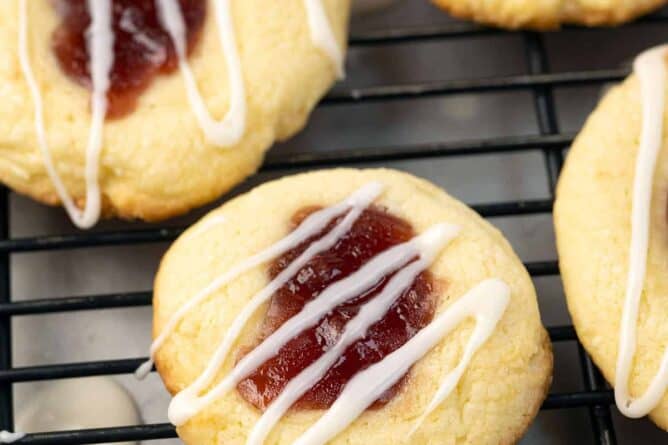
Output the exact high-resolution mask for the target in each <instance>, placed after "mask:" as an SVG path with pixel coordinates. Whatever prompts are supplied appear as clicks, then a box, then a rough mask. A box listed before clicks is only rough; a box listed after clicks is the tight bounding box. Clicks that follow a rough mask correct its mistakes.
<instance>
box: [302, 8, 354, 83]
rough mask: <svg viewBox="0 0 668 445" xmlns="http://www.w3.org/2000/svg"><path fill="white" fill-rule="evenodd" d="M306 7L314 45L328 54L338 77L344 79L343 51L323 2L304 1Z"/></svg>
mask: <svg viewBox="0 0 668 445" xmlns="http://www.w3.org/2000/svg"><path fill="white" fill-rule="evenodd" d="M304 6H305V7H306V14H307V16H308V25H309V29H310V31H311V40H312V41H313V44H314V45H315V46H317V47H318V48H320V49H322V50H323V51H324V52H325V54H327V56H328V57H329V58H330V59H331V61H332V63H333V64H334V67H335V69H336V75H337V76H338V77H339V79H342V78H343V77H344V76H345V71H344V67H343V63H344V60H343V50H342V49H341V46H339V43H338V42H337V41H336V36H335V35H334V30H333V29H332V25H331V24H330V22H329V19H328V18H327V12H326V11H325V7H324V5H323V0H304Z"/></svg>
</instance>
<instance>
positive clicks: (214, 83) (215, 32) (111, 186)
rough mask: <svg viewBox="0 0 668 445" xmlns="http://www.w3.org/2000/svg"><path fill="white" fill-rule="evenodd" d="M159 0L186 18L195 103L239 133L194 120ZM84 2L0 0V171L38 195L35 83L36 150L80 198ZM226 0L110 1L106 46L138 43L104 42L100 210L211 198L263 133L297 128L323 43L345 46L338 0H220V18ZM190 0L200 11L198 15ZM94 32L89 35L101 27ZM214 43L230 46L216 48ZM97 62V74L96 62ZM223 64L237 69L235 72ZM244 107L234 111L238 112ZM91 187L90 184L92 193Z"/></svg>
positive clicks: (41, 180) (86, 89) (165, 208)
mask: <svg viewBox="0 0 668 445" xmlns="http://www.w3.org/2000/svg"><path fill="white" fill-rule="evenodd" d="M170 3H171V4H176V5H179V6H181V8H180V9H181V13H182V14H181V16H182V17H185V18H183V20H182V22H184V23H185V25H186V28H187V29H188V34H187V39H186V40H187V43H188V45H187V48H186V50H185V51H187V53H188V55H187V56H186V58H185V60H186V61H187V62H188V64H189V66H190V68H191V70H192V75H193V81H194V84H195V91H196V93H199V95H200V97H201V98H203V99H202V101H203V109H204V112H205V113H206V112H208V113H209V114H210V116H209V117H210V118H211V119H214V120H221V119H223V117H225V116H226V114H227V113H228V111H230V109H231V108H235V107H236V108H235V111H234V112H232V111H230V114H233V115H234V116H233V117H232V120H235V121H237V122H236V124H237V125H236V127H235V129H233V130H234V131H237V132H238V133H239V135H238V137H234V135H232V136H231V137H227V138H221V139H222V142H221V140H215V141H214V140H212V139H211V138H210V137H207V134H205V132H204V131H203V128H202V126H201V124H200V120H199V119H198V118H197V116H196V114H195V113H194V111H193V110H194V107H191V102H190V101H189V95H188V91H187V88H186V82H185V80H184V79H185V77H184V74H183V71H181V72H180V70H179V64H178V60H177V58H176V53H175V52H174V44H173V42H174V41H175V39H174V38H172V34H170V33H169V32H168V31H169V29H170V28H167V27H166V26H165V25H164V24H162V23H163V22H161V21H160V20H161V19H160V16H159V13H160V11H155V10H154V9H155V8H156V7H157V6H154V5H158V4H170ZM85 4H86V2H85V1H84V0H56V1H53V2H50V1H48V0H28V1H27V2H26V0H7V1H3V2H0V85H1V86H0V180H2V182H4V183H5V184H7V185H9V186H10V187H12V188H13V189H15V190H17V191H18V192H21V193H24V194H27V195H30V196H32V197H33V198H35V199H37V200H40V201H42V202H45V203H48V204H52V205H55V204H58V203H59V202H60V201H61V199H60V197H59V196H58V194H57V193H56V190H55V188H54V183H53V181H52V178H50V177H49V175H48V174H47V171H46V168H45V161H46V159H45V156H44V154H43V152H42V151H41V150H40V147H41V145H40V142H39V140H38V130H37V127H38V126H37V125H36V117H37V109H38V107H37V106H36V103H35V100H34V99H35V95H34V93H35V91H36V92H37V93H38V95H39V99H41V101H42V105H43V107H42V109H43V120H44V126H43V130H44V134H45V142H46V147H47V150H48V152H49V153H50V156H51V157H52V159H53V165H54V166H55V170H56V171H57V173H58V174H59V175H60V177H61V178H62V181H63V183H64V188H65V189H66V190H67V193H68V195H71V196H72V197H73V199H74V201H75V202H76V203H78V205H79V207H80V208H82V209H83V207H84V204H85V203H84V201H85V200H86V190H87V188H86V185H85V168H86V164H87V163H86V159H85V158H86V151H87V147H88V142H89V141H88V139H89V135H90V134H91V125H92V123H93V120H94V119H93V116H92V112H91V111H92V107H93V105H92V104H91V89H92V87H93V80H92V79H91V76H90V71H91V70H89V69H87V68H86V67H87V66H88V63H87V59H86V57H88V59H92V58H93V55H94V53H93V49H87V46H86V41H85V37H84V36H85V35H86V33H87V32H88V31H87V28H85V29H83V28H82V27H81V20H84V23H86V24H87V23H88V22H87V21H85V19H86V17H92V15H93V12H92V11H87V9H86V7H85ZM95 4H96V5H100V7H101V9H100V11H98V13H99V14H98V16H97V17H98V19H99V20H98V23H99V24H100V27H99V28H100V29H101V30H102V31H104V30H105V29H106V28H105V26H104V20H105V10H104V7H103V5H105V4H107V2H106V0H104V1H101V2H99V3H95ZM226 4H227V2H214V1H212V0H160V1H159V2H154V1H153V0H142V1H140V2H137V1H134V2H133V1H128V0H113V1H112V2H111V5H112V6H113V8H115V9H113V11H114V12H113V15H112V17H113V27H114V28H113V30H114V31H115V32H114V33H113V34H114V35H113V38H114V39H115V40H113V42H114V45H119V44H120V43H119V42H121V41H122V42H124V43H123V45H125V46H124V50H123V51H125V52H126V53H127V52H130V53H131V52H132V51H134V50H136V49H137V48H140V49H141V48H143V49H142V50H141V51H142V52H140V54H139V56H137V55H136V54H135V55H134V56H133V55H132V54H130V56H128V55H127V54H126V53H123V54H125V55H121V54H119V53H118V49H117V46H115V47H114V48H115V51H114V54H115V56H116V57H115V58H114V61H113V71H112V75H111V79H112V84H113V85H112V89H110V90H108V91H109V94H108V98H109V100H108V106H107V111H108V116H107V119H106V121H105V122H103V123H102V129H101V134H102V136H101V137H102V140H101V146H100V149H101V155H100V160H99V180H98V182H99V186H100V191H101V197H102V211H103V213H106V214H114V215H118V216H120V217H123V218H140V219H145V220H159V219H163V218H166V217H169V216H172V215H176V214H179V213H183V212H185V211H187V210H188V209H191V208H193V207H195V206H199V205H201V204H204V203H206V202H209V201H211V200H213V199H215V198H217V197H218V196H220V195H221V194H222V193H224V192H226V191H227V190H229V189H230V188H231V187H232V186H234V185H235V184H237V183H238V182H240V181H241V180H242V179H244V178H245V177H247V176H248V175H249V174H251V173H253V172H254V171H255V170H256V169H257V168H258V166H259V165H260V163H261V162H262V159H263V156H264V153H265V151H266V150H267V149H268V148H269V147H270V146H271V145H272V143H273V142H274V141H276V140H283V139H286V138H288V137H290V136H291V135H293V134H294V133H295V132H296V131H298V130H299V129H300V128H302V127H303V125H304V123H305V121H306V119H307V117H308V114H309V112H310V110H311V109H312V108H313V106H314V105H315V104H316V103H317V102H318V100H319V99H320V98H321V97H322V96H323V94H324V93H325V91H326V90H327V89H328V88H329V87H330V86H331V84H332V83H333V81H334V80H335V78H336V76H337V71H338V70H339V67H338V66H337V64H338V62H337V61H334V60H332V57H330V56H331V55H332V54H335V53H336V52H337V51H338V56H339V57H340V56H341V55H342V54H343V52H344V51H345V43H346V28H347V20H348V14H349V0H318V1H316V2H305V1H304V0H285V1H281V2H267V1H262V0H243V1H236V0H235V1H231V2H230V7H229V10H228V11H227V12H228V13H229V18H228V19H229V20H228V21H226V20H225V17H224V16H225V11H224V9H225V6H224V5H226ZM309 4H310V5H311V9H309V10H307V9H308V8H307V5H309ZM53 5H55V7H54V6H53ZM139 5H141V6H139ZM318 5H321V6H318ZM319 7H322V8H323V9H322V10H319V9H318V8H319ZM24 8H25V9H24ZM68 8H69V9H68ZM77 8H78V9H77ZM142 8H144V9H146V11H145V10H143V9H142ZM147 8H148V9H147ZM197 8H200V9H201V8H203V9H204V10H205V12H204V15H203V16H202V17H200V16H198V15H197V14H198V13H197ZM56 9H57V10H58V11H59V12H60V14H58V13H57V12H56ZM178 9H179V8H177V13H178ZM82 10H83V13H82V12H81V11H82ZM72 11H74V12H72ZM147 11H148V12H147ZM172 12H173V11H172ZM319 12H320V13H322V14H320V15H319V14H318V13H319ZM22 13H23V15H22ZM84 13H85V14H87V15H86V16H85V17H83V19H81V16H82V14H84ZM308 14H313V15H314V16H315V17H316V20H315V22H314V23H315V25H316V26H309V23H310V20H309V16H308ZM173 18H174V17H172V19H173ZM318 19H319V20H318ZM91 20H92V19H91ZM149 22H150V23H151V24H152V27H151V28H150V29H149V28H147V26H148V25H147V23H149ZM177 22H178V16H177ZM77 23H78V24H77ZM77 26H78V28H77ZM330 26H331V28H330ZM191 27H192V28H193V29H194V31H193V32H192V33H191V32H190V30H191ZM177 28H178V27H177ZM177 28H174V29H177ZM314 30H317V32H316V31H314ZM102 31H101V32H100V33H98V34H95V35H103V32H102ZM330 31H331V32H330ZM22 35H23V36H24V37H25V39H24V41H23V42H21V36H22ZM175 35H178V34H175ZM328 37H329V38H330V39H329V40H328ZM73 42H74V43H73ZM100 42H101V46H100V48H102V49H98V51H97V53H95V54H97V56H96V57H97V59H96V60H98V61H103V59H104V57H103V54H104V49H105V48H108V45H107V46H105V41H104V39H100ZM21 43H24V44H25V51H22V46H21ZM226 44H228V45H229V47H226V48H223V46H224V45H226ZM77 45H78V46H77ZM91 46H94V45H91ZM226 49H231V50H230V51H227V50H226ZM235 52H236V53H238V59H235V57H234V56H235V54H234V53H235ZM22 56H23V58H24V60H22ZM138 57H139V59H138ZM142 57H143V58H144V59H141V58H142ZM140 59H141V60H144V61H147V60H148V61H149V62H151V61H153V60H156V59H157V60H158V61H159V63H157V62H156V63H157V65H156V66H153V65H150V63H143V64H142V63H139V62H137V60H140ZM235 60H236V62H238V63H236V62H235ZM91 65H93V64H92V63H91ZM100 66H103V65H100ZM235 67H236V68H235ZM128 70H129V71H132V72H138V73H141V74H142V76H144V75H145V76H144V77H142V76H139V77H136V78H130V79H126V82H125V84H124V85H120V86H119V85H117V84H116V83H114V82H116V80H117V78H118V77H119V76H121V75H122V73H124V72H125V71H128ZM133 70H134V71H133ZM26 71H29V73H27V72H26ZM101 72H102V73H105V72H106V73H108V71H105V69H104V68H101ZM147 73H148V74H147ZM235 73H237V74H239V76H238V77H239V78H238V79H236V81H235V79H234V75H235ZM29 74H31V75H32V77H33V78H34V79H33V80H34V84H35V85H34V86H35V89H34V91H33V90H31V88H30V86H31V85H30V82H29V77H30V76H29ZM97 85H98V86H100V85H103V83H102V82H98V83H97ZM239 86H241V87H242V88H239ZM133 94H134V96H133ZM235 95H238V96H239V98H236V99H235ZM101 96H102V97H104V96H105V95H104V94H102V95H101ZM235 104H236V105H235ZM244 107H245V113H243V112H240V111H239V109H241V108H244ZM103 114H104V113H103ZM239 122H241V124H239ZM233 126H234V125H233ZM234 131H232V133H234ZM90 165H97V163H96V162H91V163H90ZM95 195H96V194H95V193H91V200H92V197H94V196H95Z"/></svg>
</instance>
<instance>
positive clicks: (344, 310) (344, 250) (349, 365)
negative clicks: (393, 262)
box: [237, 207, 437, 410]
mask: <svg viewBox="0 0 668 445" xmlns="http://www.w3.org/2000/svg"><path fill="white" fill-rule="evenodd" d="M314 210H315V209H313V208H309V209H303V210H302V211H300V212H298V213H297V214H296V215H295V217H294V218H293V219H294V221H295V225H296V224H298V223H299V222H300V221H301V220H302V219H303V218H305V217H306V216H307V215H308V214H309V213H310V212H312V211H314ZM336 222H338V221H335V222H334V223H332V225H331V226H330V227H329V228H328V229H327V230H329V229H331V227H332V226H333V225H334V224H335V223H336ZM319 236H321V235H319ZM413 236H415V233H414V232H413V229H412V228H411V226H410V224H408V222H406V221H404V220H402V219H399V218H397V217H395V216H392V215H390V214H389V213H387V211H385V210H384V209H381V208H377V207H375V208H374V207H371V208H369V209H367V210H366V211H364V213H363V214H362V215H361V216H360V218H359V219H358V220H357V222H356V223H355V224H354V225H353V227H352V228H351V230H350V231H349V232H348V233H347V234H346V235H345V236H344V237H343V238H341V239H340V240H339V242H338V243H337V244H336V245H335V246H333V247H332V248H331V249H329V250H328V251H326V252H323V253H321V254H319V255H317V256H316V257H314V258H313V259H312V260H311V261H309V262H308V263H307V264H306V265H305V266H304V267H303V268H302V269H301V270H300V271H299V273H297V274H296V275H295V277H293V278H292V279H291V280H290V281H289V282H288V283H286V285H285V286H283V287H282V288H281V289H280V290H279V291H278V292H276V294H274V295H273V297H272V300H271V303H270V305H269V309H268V311H267V314H266V316H265V319H264V321H263V323H262V326H261V330H260V338H259V340H258V342H259V341H262V340H263V339H264V338H266V337H267V336H269V335H270V334H271V333H272V332H274V331H275V330H276V329H277V328H278V327H279V326H281V325H282V324H283V323H284V322H285V321H286V320H288V319H289V318H291V317H293V316H294V315H296V314H297V313H298V312H299V311H300V310H301V309H302V308H303V307H304V305H305V304H306V303H307V302H308V301H310V300H312V299H313V298H315V297H317V296H318V295H319V294H320V292H322V291H323V290H324V289H325V288H326V287H328V286H329V285H331V284H332V283H334V282H335V281H338V280H341V279H343V278H345V277H347V276H349V275H351V274H352V273H353V272H355V271H357V270H358V269H359V268H360V267H361V266H362V265H363V264H364V263H365V262H367V261H368V260H369V259H371V258H372V257H374V256H376V255H377V254H379V253H381V252H383V251H384V250H386V249H388V248H390V247H392V246H394V245H396V244H400V243H402V242H405V241H407V240H409V239H411V238H412V237H413ZM314 239H316V238H314ZM314 239H310V240H307V241H306V242H305V243H303V244H302V245H301V246H298V247H297V248H295V249H293V250H292V251H290V252H287V253H286V254H285V255H283V256H282V257H280V258H278V259H277V260H276V261H275V262H274V263H273V264H272V266H271V267H270V270H269V273H270V275H271V277H272V278H273V277H275V276H276V275H278V274H279V273H280V272H281V271H282V270H283V269H285V268H286V267H287V266H288V265H289V264H290V262H292V261H293V260H294V259H295V258H296V257H297V256H298V255H299V254H300V253H302V252H303V251H304V250H305V249H306V248H307V247H308V246H309V245H310V243H311V242H313V241H314ZM389 278H390V277H385V278H383V279H381V280H380V281H379V282H378V283H376V285H375V286H374V287H373V288H372V289H370V290H369V291H367V292H366V293H364V294H362V295H359V296H357V297H355V298H353V299H352V300H350V301H348V302H347V303H345V304H343V305H341V306H338V307H337V308H335V309H334V310H333V311H332V312H331V313H330V314H329V315H327V316H326V317H325V318H323V319H322V320H320V322H319V323H318V324H317V325H316V326H315V327H313V328H311V329H308V330H306V331H304V332H302V333H301V334H300V335H299V336H298V337H296V338H294V339H292V340H291V341H290V342H288V343H287V344H286V345H285V346H284V347H283V348H281V349H280V350H279V351H278V353H277V355H276V356H275V357H273V358H272V359H270V360H268V361H267V362H265V363H264V364H263V365H262V366H261V367H259V368H258V369H257V370H256V371H255V372H254V373H253V374H252V375H251V376H249V377H248V378H247V379H245V380H244V381H242V382H241V383H240V384H239V385H238V387H237V389H238V391H239V393H240V394H241V395H242V397H243V398H244V399H246V400H247V401H248V402H250V403H251V404H253V405H254V406H255V407H257V408H259V409H262V410H264V409H265V408H266V407H267V406H268V405H269V404H270V403H271V402H272V401H273V400H274V399H275V398H276V397H277V396H278V395H279V394H280V393H281V391H282V390H283V388H284V387H285V386H286V385H287V383H288V382H289V381H290V380H291V379H292V378H293V377H295V376H296V375H297V374H299V373H300V372H301V371H302V370H304V369H305V368H306V367H308V366H309V365H310V364H312V363H313V362H315V361H316V360H317V359H318V358H319V357H320V356H322V355H323V354H324V352H325V351H326V350H327V349H329V348H330V347H332V346H333V344H334V343H335V342H336V340H337V339H338V338H339V336H340V335H341V333H342V331H343V329H344V327H345V324H346V323H347V322H348V321H349V320H350V319H351V318H353V317H354V316H355V315H356V314H357V312H358V311H359V309H360V307H361V306H362V305H363V304H364V303H366V302H368V301H369V300H370V299H372V298H374V296H376V295H377V294H378V293H379V292H380V291H381V290H382V288H383V287H384V286H385V284H386V282H387V280H388V279H389ZM436 285H437V283H436V282H435V280H434V279H433V278H432V276H431V274H430V273H429V272H423V273H422V274H420V275H418V277H417V278H416V279H415V281H414V282H413V284H412V286H411V287H410V288H409V289H408V290H407V291H406V292H404V293H403V295H401V296H400V297H399V299H398V300H397V301H396V302H395V303H394V305H393V306H392V307H391V309H390V310H389V312H388V313H387V314H385V317H384V318H383V319H382V320H380V321H378V322H377V323H376V324H374V325H372V326H371V328H370V329H369V331H368V333H367V335H366V337H364V338H363V339H360V340H358V341H357V342H356V343H354V344H352V345H351V346H350V347H349V348H348V349H347V350H346V351H345V353H344V354H343V355H342V356H341V358H340V359H339V360H338V361H337V362H336V364H335V365H334V366H333V367H332V368H331V369H330V370H329V371H328V372H327V374H326V375H325V377H324V378H323V379H322V380H321V381H320V382H319V383H317V384H316V385H315V386H314V387H313V388H311V390H309V391H308V392H307V393H305V394H304V395H303V396H302V398H301V399H300V400H299V401H298V402H297V403H296V404H295V406H294V407H293V408H299V409H326V408H328V407H330V406H331V405H332V403H334V401H335V400H336V399H337V397H338V396H339V394H340V393H341V391H342V389H343V387H344V386H345V384H346V383H347V382H348V381H349V380H350V379H351V378H352V377H354V376H355V374H357V373H358V372H359V371H361V370H363V369H365V368H367V367H369V366H370V365H372V364H374V363H376V362H379V361H380V360H382V359H383V358H384V357H385V356H387V355H388V354H390V353H391V352H393V351H395V350H396V349H398V348H399V347H401V346H402V345H403V344H404V343H406V342H407V341H408V340H409V339H410V338H411V337H413V336H414V335H415V334H416V333H417V332H418V331H419V330H420V329H422V328H423V327H425V326H426V325H427V324H429V323H430V322H431V320H432V318H433V316H434V311H435V307H436V292H435V289H436ZM246 352H248V350H246ZM405 380H406V376H404V378H403V379H402V380H400V381H399V382H398V383H397V384H396V385H394V387H392V388H391V389H389V390H388V391H387V392H386V393H385V394H383V395H382V396H381V397H380V398H379V399H378V401H377V402H376V403H375V404H374V406H373V408H378V407H380V406H382V405H384V404H386V403H387V402H389V401H390V400H391V399H392V397H394V395H395V394H397V392H398V391H399V390H400V389H401V387H402V385H403V383H404V381H405Z"/></svg>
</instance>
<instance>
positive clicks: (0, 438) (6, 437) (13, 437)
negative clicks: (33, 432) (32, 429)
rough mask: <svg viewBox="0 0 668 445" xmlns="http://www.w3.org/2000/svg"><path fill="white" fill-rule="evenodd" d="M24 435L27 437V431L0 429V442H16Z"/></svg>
mask: <svg viewBox="0 0 668 445" xmlns="http://www.w3.org/2000/svg"><path fill="white" fill-rule="evenodd" d="M24 437H26V433H21V432H19V431H17V432H14V433H12V432H10V431H0V443H14V442H16V441H18V440H21V439H23V438H24Z"/></svg>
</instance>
